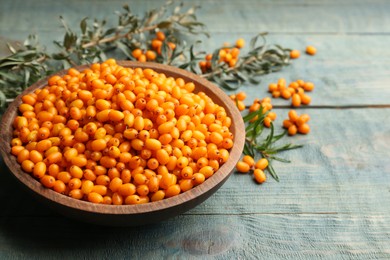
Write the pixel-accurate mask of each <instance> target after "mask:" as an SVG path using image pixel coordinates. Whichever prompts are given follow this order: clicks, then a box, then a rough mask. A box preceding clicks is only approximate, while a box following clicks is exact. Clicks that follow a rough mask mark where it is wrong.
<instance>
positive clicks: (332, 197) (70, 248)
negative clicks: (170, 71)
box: [0, 0, 390, 259]
mask: <svg viewBox="0 0 390 260" xmlns="http://www.w3.org/2000/svg"><path fill="white" fill-rule="evenodd" d="M123 3H124V2H123V1H121V0H113V1H103V0H94V1H90V0H69V1H67V4H66V5H64V4H63V3H62V2H59V1H49V0H35V1H27V2H26V1H22V0H12V1H11V0H3V1H2V3H1V8H0V36H3V37H6V38H7V39H13V40H19V41H21V40H23V39H25V38H26V36H27V35H28V34H29V33H37V34H38V35H40V40H41V42H42V43H43V44H44V45H46V46H48V48H49V50H50V51H54V50H55V49H54V48H53V44H52V40H59V41H61V40H62V35H63V31H62V28H60V22H59V20H58V16H59V15H61V14H62V15H64V17H65V19H66V20H67V21H68V22H69V23H70V24H71V25H72V26H74V27H77V26H78V23H79V22H80V20H81V19H82V18H84V17H89V18H100V19H103V18H108V23H111V24H114V23H115V22H116V21H115V15H113V13H114V11H115V10H120V8H121V5H122V4H123ZM186 3H188V4H189V5H191V4H200V5H201V6H202V7H201V9H200V10H199V11H198V18H199V20H200V21H202V22H205V23H207V25H208V30H209V31H210V32H211V35H212V37H211V38H208V39H207V38H205V37H203V36H199V37H198V39H200V40H202V41H203V42H204V46H205V47H204V48H203V49H205V50H213V49H214V48H217V47H219V46H220V45H221V44H222V43H223V42H226V41H230V42H233V41H234V40H235V39H237V38H238V37H243V38H245V39H246V40H247V42H248V40H249V39H250V38H251V37H253V36H254V35H255V34H257V33H259V32H264V31H266V32H269V35H268V36H267V40H268V43H271V44H272V43H278V44H281V45H282V46H285V47H290V48H294V49H299V50H301V51H303V49H304V47H305V46H306V45H307V44H312V45H314V46H316V47H317V49H318V53H317V55H316V56H314V57H311V56H307V55H303V54H302V55H301V58H300V59H298V60H295V61H294V62H293V63H292V65H291V66H289V67H286V68H285V69H284V70H283V71H281V72H279V73H276V74H270V75H267V76H265V77H263V78H262V83H261V84H259V85H258V86H244V88H243V89H242V90H245V91H246V92H247V93H248V99H247V101H246V102H247V104H248V105H249V104H250V103H251V101H252V100H253V99H254V98H255V97H263V96H267V95H268V93H267V92H266V86H267V85H268V83H270V82H273V81H276V80H277V79H278V78H279V77H285V78H286V79H287V80H295V79H297V78H302V79H304V80H311V81H313V82H314V83H315V84H316V89H315V91H314V92H313V93H311V97H312V105H311V106H309V107H303V108H300V109H299V113H302V112H306V113H308V114H309V115H310V116H311V120H310V122H309V123H310V126H311V129H312V131H311V133H310V134H309V135H308V136H295V137H294V138H291V139H288V140H291V141H293V142H296V143H302V144H304V145H305V146H304V148H302V149H299V150H295V151H291V152H288V153H285V154H283V156H285V158H287V159H290V160H291V161H292V163H291V164H283V163H277V164H275V168H276V170H277V172H278V173H279V176H280V179H281V181H280V182H279V183H277V182H275V181H273V180H272V179H269V180H268V182H266V183H265V184H263V185H256V184H255V183H254V182H253V181H252V180H251V176H250V175H247V176H242V175H238V174H233V175H232V176H231V177H230V178H229V180H228V181H227V182H226V183H225V184H224V185H223V186H222V187H221V189H219V190H218V191H217V192H216V193H214V194H213V195H212V196H211V197H210V198H209V199H208V200H207V201H205V202H204V203H201V204H200V205H198V206H197V207H195V208H193V209H192V210H189V211H188V212H186V213H185V214H182V215H180V216H178V217H175V218H173V219H170V220H167V221H164V222H162V223H160V224H156V225H149V226H144V227H142V228H137V227H136V228H124V229H122V228H120V229H118V228H104V227H97V226H92V225H85V224H82V223H79V222H74V221H71V220H69V219H67V218H63V217H62V216H60V215H58V214H57V213H56V212H55V211H52V210H51V209H49V208H47V207H45V206H44V205H42V204H40V203H38V202H37V201H36V200H35V199H34V198H32V197H31V196H29V195H28V193H26V192H25V191H23V189H21V187H20V186H19V184H18V182H17V181H16V180H15V179H13V178H11V177H12V176H10V175H7V174H6V173H7V172H6V170H1V174H0V203H1V205H2V210H1V211H0V258H6V259H7V258H12V259H13V258H24V259H26V258H56V257H57V258H58V256H62V257H64V258H69V259H74V258H93V257H95V258H134V259H138V258H150V259H160V258H167V259H390V219H389V215H390V207H389V205H390V184H389V183H390V177H389V176H390V166H389V159H388V158H389V155H390V152H389V151H390V146H389V144H390V139H389V138H390V123H389V122H390V121H389V119H390V118H389V117H390V108H389V105H390V103H389V97H390V96H389V95H390V92H389V89H388V85H389V83H390V76H389V73H388V72H389V65H388V64H389V59H390V58H389V57H390V48H388V46H389V44H390V31H389V28H390V26H389V24H390V20H389V19H390V18H389V16H388V13H389V10H390V2H389V1H386V0H372V1H365V0H341V1H340V0H329V1H322V0H313V1H308V0H298V1H294V2H292V1H290V0H275V1H266V0H263V1H257V0H243V1H234V0H225V1H216V0H212V1H209V0H199V1H186ZM160 4H161V1H157V0H151V1H143V0H135V1H131V2H130V6H131V7H132V9H133V10H134V11H135V12H139V11H144V10H147V9H149V8H151V7H157V6H159V5H160ZM48 21H50V22H48ZM273 104H274V105H276V106H278V107H282V108H281V109H277V110H275V111H276V112H277V114H278V119H277V122H276V124H279V126H280V124H281V121H282V119H283V118H285V117H286V115H287V112H288V110H289V108H288V102H287V101H284V100H273ZM278 130H280V129H278ZM0 167H1V169H5V165H4V162H3V161H2V159H1V158H0ZM3 173H4V174H3ZM53 230H56V231H57V232H53ZM86 237H87V238H88V239H85V238H86ZM26 245H29V246H26Z"/></svg>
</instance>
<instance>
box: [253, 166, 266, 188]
mask: <svg viewBox="0 0 390 260" xmlns="http://www.w3.org/2000/svg"><path fill="white" fill-rule="evenodd" d="M253 176H254V177H255V180H256V181H257V182H258V183H260V184H261V183H263V182H265V181H266V180H267V176H266V175H265V173H264V172H263V171H262V170H260V169H255V170H254V171H253Z"/></svg>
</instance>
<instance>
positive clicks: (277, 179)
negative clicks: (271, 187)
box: [267, 164, 279, 182]
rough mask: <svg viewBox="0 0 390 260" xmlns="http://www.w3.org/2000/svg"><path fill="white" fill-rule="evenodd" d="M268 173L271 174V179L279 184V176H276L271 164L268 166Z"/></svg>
mask: <svg viewBox="0 0 390 260" xmlns="http://www.w3.org/2000/svg"><path fill="white" fill-rule="evenodd" d="M267 169H268V172H269V173H270V174H271V176H272V178H274V179H275V180H276V181H277V182H279V176H278V175H277V174H276V172H275V169H274V167H272V165H271V164H268V167H267Z"/></svg>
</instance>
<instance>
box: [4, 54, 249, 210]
mask: <svg viewBox="0 0 390 260" xmlns="http://www.w3.org/2000/svg"><path fill="white" fill-rule="evenodd" d="M117 64H118V65H120V66H124V67H129V68H142V69H146V68H150V69H153V70H155V71H157V72H160V73H164V74H169V75H170V76H172V77H183V78H188V79H191V81H192V82H194V84H195V86H196V88H197V87H198V86H204V87H205V88H207V89H209V90H210V91H212V92H214V94H215V95H216V96H217V97H218V99H219V100H214V99H213V101H214V102H215V103H217V104H219V105H221V106H223V107H224V108H225V110H226V112H227V114H228V115H229V116H230V117H231V118H232V119H233V118H234V122H233V124H232V125H231V129H230V130H231V131H232V132H234V133H235V135H234V145H233V147H232V148H231V150H230V157H229V160H228V161H227V162H225V163H224V164H223V165H222V166H221V167H220V168H219V169H218V170H217V171H216V172H215V173H214V174H213V175H212V176H211V177H209V178H208V179H206V180H205V182H204V183H202V184H200V185H198V186H195V187H193V188H192V189H190V190H188V191H186V192H183V193H180V194H178V195H176V196H173V197H170V198H165V199H163V200H161V201H155V202H149V203H145V204H137V205H106V204H95V203H91V202H88V201H83V200H76V199H73V198H71V197H69V196H66V195H63V194H60V193H57V192H55V191H53V190H52V189H48V188H46V187H43V185H41V183H40V182H39V181H38V180H37V179H35V178H33V177H32V176H31V175H30V174H28V173H26V172H24V171H23V170H22V169H21V166H20V164H19V163H18V162H17V161H16V157H15V156H14V155H12V154H11V153H10V148H11V146H10V143H9V142H7V140H10V137H9V135H11V133H12V131H11V132H10V133H7V130H8V129H10V127H11V129H12V122H13V120H14V118H15V116H17V115H18V106H19V105H20V104H21V97H22V96H23V95H25V94H27V93H30V92H32V91H33V90H35V89H38V88H42V87H44V86H46V85H47V81H48V79H49V78H50V77H51V76H53V75H60V76H63V75H65V74H66V73H67V71H68V69H64V70H60V71H58V72H56V73H53V74H51V75H49V76H47V77H45V78H43V79H41V80H39V81H37V82H36V83H34V84H33V85H31V86H29V87H28V88H27V89H25V90H24V91H23V92H22V93H21V94H20V95H18V96H17V97H16V98H15V100H14V101H13V102H12V103H11V104H9V106H8V108H7V110H6V111H5V113H4V114H3V117H2V120H1V129H0V153H1V155H2V157H3V160H4V162H5V164H6V165H7V167H8V168H9V171H10V172H11V173H12V175H13V176H14V177H16V178H17V179H18V180H19V181H20V182H21V183H23V184H24V185H25V186H27V187H28V188H29V189H30V190H32V191H33V192H34V193H36V194H38V195H40V196H42V197H44V198H45V199H48V200H49V201H51V202H54V203H58V204H61V205H62V206H65V207H68V208H72V209H75V210H81V211H87V212H90V213H96V214H110V215H118V214H119V215H122V214H126V215H132V214H140V213H147V212H154V211H156V210H167V209H169V208H172V207H176V206H179V205H180V204H183V203H186V202H189V201H192V200H196V199H197V198H199V197H201V196H203V195H206V193H207V192H208V191H210V190H211V189H213V188H218V186H219V185H222V184H223V183H224V182H225V181H226V180H227V179H228V177H229V176H230V175H231V173H232V172H233V169H234V167H235V165H236V163H237V161H238V160H239V158H240V156H241V154H242V151H243V148H244V143H245V134H241V132H242V131H245V125H244V122H243V119H242V116H241V113H240V112H239V111H238V109H237V107H236V106H235V105H234V102H232V101H231V100H230V98H229V97H228V96H227V94H226V93H225V92H224V91H222V90H221V89H220V88H219V87H217V86H216V85H214V84H213V83H211V82H210V81H208V80H206V79H204V78H202V77H200V76H199V75H196V74H194V73H192V72H189V71H187V70H183V69H180V68H177V67H173V66H170V65H163V64H159V63H153V62H145V63H143V62H135V61H121V60H118V61H117ZM89 67H90V65H80V66H75V67H74V68H76V69H77V70H79V71H82V70H84V69H87V68H89ZM186 82H188V80H186ZM196 88H195V91H196ZM11 105H12V106H11ZM233 128H234V129H233ZM11 139H12V135H11ZM15 164H16V166H17V167H16V168H15V167H13V165H15ZM218 173H219V174H218Z"/></svg>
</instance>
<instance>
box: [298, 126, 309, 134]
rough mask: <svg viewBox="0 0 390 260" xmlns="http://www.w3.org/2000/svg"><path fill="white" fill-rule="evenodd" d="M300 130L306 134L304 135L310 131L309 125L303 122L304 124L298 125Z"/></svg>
mask: <svg viewBox="0 0 390 260" xmlns="http://www.w3.org/2000/svg"><path fill="white" fill-rule="evenodd" d="M298 132H299V133H300V134H304V135H305V134H308V133H309V132H310V127H309V125H308V124H306V123H305V124H302V125H300V126H298Z"/></svg>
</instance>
